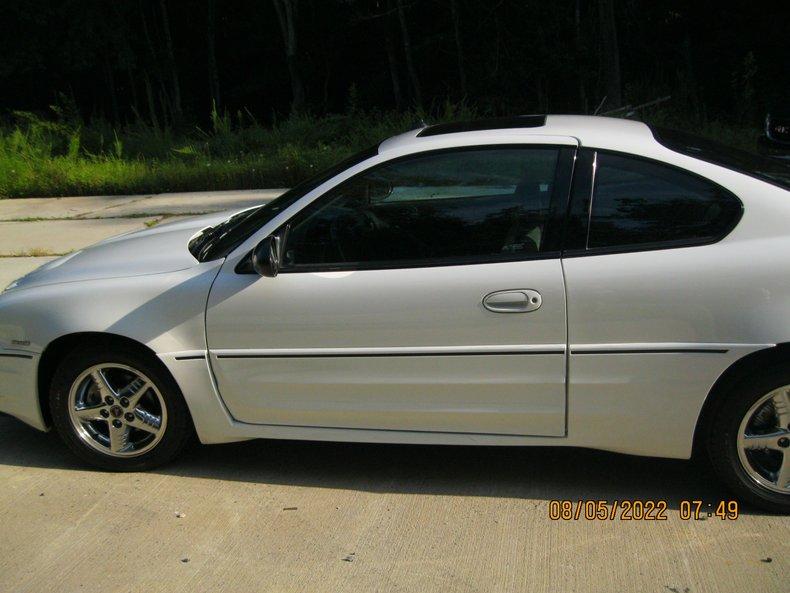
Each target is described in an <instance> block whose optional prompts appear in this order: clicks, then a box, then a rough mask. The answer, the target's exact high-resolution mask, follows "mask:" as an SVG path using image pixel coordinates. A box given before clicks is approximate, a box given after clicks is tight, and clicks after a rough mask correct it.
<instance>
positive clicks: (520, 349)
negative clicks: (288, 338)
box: [211, 344, 565, 358]
mask: <svg viewBox="0 0 790 593" xmlns="http://www.w3.org/2000/svg"><path fill="white" fill-rule="evenodd" d="M211 353H212V354H213V355H214V356H216V357H217V358H318V357H333V358H338V357H349V358H350V357H373V356H381V357H384V356H491V355H497V354H499V355H514V354H515V355H529V354H535V355H537V354H565V345H564V344H540V345H502V346H501V345H486V346H412V347H392V348H282V349H279V348H270V349H249V350H239V349H217V350H212V351H211Z"/></svg>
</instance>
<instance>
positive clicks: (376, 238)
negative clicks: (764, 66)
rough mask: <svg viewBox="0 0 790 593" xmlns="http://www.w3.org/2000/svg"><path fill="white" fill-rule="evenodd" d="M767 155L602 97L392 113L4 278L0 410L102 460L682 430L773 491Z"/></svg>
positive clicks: (782, 196) (626, 447) (787, 483)
mask: <svg viewBox="0 0 790 593" xmlns="http://www.w3.org/2000/svg"><path fill="white" fill-rule="evenodd" d="M782 167H785V165H780V164H778V163H772V162H769V161H760V160H758V157H752V156H751V155H748V154H746V153H739V152H736V151H732V150H729V149H724V148H722V147H719V146H717V145H713V144H711V143H709V142H706V141H703V140H701V139H699V138H695V137H692V136H688V135H686V134H684V133H680V132H674V131H666V130H661V129H654V128H651V127H649V126H647V125H645V124H643V123H638V122H633V121H625V120H616V119H607V118H596V117H577V116H524V117H518V118H511V119H499V120H488V121H477V122H466V123H458V124H440V125H434V126H428V127H424V128H422V129H418V130H413V131H410V132H407V133H405V134H402V135H400V136H396V137H394V138H390V139H389V140H386V141H384V142H382V143H381V144H379V145H377V146H375V147H373V148H371V149H369V150H366V151H364V152H362V153H360V154H358V155H356V156H355V157H353V158H351V159H350V160H348V161H346V162H344V163H342V164H340V165H338V166H337V167H336V168H333V169H332V170H331V171H328V172H326V173H325V174H323V175H321V176H320V177H318V178H315V179H312V180H310V181H308V182H306V183H305V184H302V185H301V186H299V187H296V188H294V189H291V190H290V191H288V192H287V193H285V194H283V195H282V196H281V197H279V198H277V199H275V200H274V201H272V202H270V203H268V204H265V205H262V206H260V207H256V208H252V209H248V210H244V211H242V212H238V213H235V214H230V213H226V214H224V215H212V216H204V217H198V218H192V219H189V220H184V221H179V222H175V223H172V224H167V225H162V226H158V227H154V228H152V229H149V230H145V231H140V232H135V233H131V234H127V235H123V236H120V237H116V238H113V239H109V240H107V241H103V242H101V243H99V244H97V245H94V246H92V247H89V248H87V249H83V250H81V251H78V252H76V253H73V254H71V255H68V256H66V257H62V258H60V259H57V260H55V261H53V262H51V263H48V264H46V265H45V266H43V267H41V268H39V269H38V270H36V271H34V272H32V273H31V274H29V275H27V276H25V277H23V278H21V279H19V280H17V281H16V282H14V283H12V284H11V285H10V286H9V287H8V288H7V289H6V290H5V292H3V294H2V296H0V411H3V412H6V413H8V414H11V415H13V416H15V417H17V418H19V419H21V420H23V421H24V422H27V423H28V424H30V425H32V426H34V427H36V428H39V429H41V430H47V429H48V428H49V427H50V426H54V427H55V429H56V430H57V431H58V432H59V433H60V435H61V436H62V437H63V440H64V442H65V443H66V445H67V446H68V447H69V448H70V449H71V450H72V451H74V453H76V454H77V455H78V456H79V457H81V458H82V459H83V460H85V461H87V462H89V463H92V464H94V465H97V466H99V467H102V468H106V469H110V470H120V471H123V470H141V469H145V468H150V467H153V466H155V465H158V464H161V463H164V462H166V461H169V460H170V459H172V458H173V457H174V456H175V455H176V454H177V453H178V452H179V451H180V450H181V449H182V447H183V446H184V445H185V443H187V442H188V441H189V439H190V437H191V436H192V435H193V434H195V433H196V434H197V436H198V437H199V438H200V440H201V441H202V442H204V443H220V442H228V441H238V440H244V439H252V438H286V439H313V440H336V441H366V442H391V443H434V444H445V445H447V444H461V445H470V444H473V445H550V446H577V447H591V448H596V449H605V450H609V451H619V452H623V453H630V454H634V455H651V456H661V457H674V458H679V459H685V458H689V457H690V456H691V454H692V451H693V450H695V447H697V446H699V447H701V448H702V449H704V450H707V452H708V454H709V456H710V459H711V462H712V464H713V466H714V467H715V469H716V471H717V472H718V474H719V476H720V477H721V478H722V480H723V481H724V482H725V483H726V484H727V485H728V486H729V487H730V488H731V489H732V490H733V491H734V492H735V493H736V494H737V495H739V496H740V497H741V498H742V499H745V500H748V501H750V502H752V503H754V504H758V505H761V506H762V507H764V508H767V509H770V510H773V511H779V512H788V511H790V395H789V392H790V193H789V192H788V189H789V188H790V173H788V170H787V169H786V168H785V169H783V168H782ZM569 471H572V469H571V468H569Z"/></svg>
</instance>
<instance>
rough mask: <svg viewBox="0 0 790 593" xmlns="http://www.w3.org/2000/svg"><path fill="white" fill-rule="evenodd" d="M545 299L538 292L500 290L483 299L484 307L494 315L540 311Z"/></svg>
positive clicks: (529, 290)
mask: <svg viewBox="0 0 790 593" xmlns="http://www.w3.org/2000/svg"><path fill="white" fill-rule="evenodd" d="M542 304H543V298H542V297H541V296H540V293H539V292H538V291H537V290H531V289H529V288H523V289H518V290H498V291H496V292H492V293H491V294H487V295H486V296H485V297H483V306H484V307H485V308H486V309H488V310H489V311H491V312H493V313H529V312H530V311H534V310H535V309H540V306H541V305H542Z"/></svg>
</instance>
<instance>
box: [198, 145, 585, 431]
mask: <svg viewBox="0 0 790 593" xmlns="http://www.w3.org/2000/svg"><path fill="white" fill-rule="evenodd" d="M568 142H569V143H570V142H571V140H568ZM574 152H575V149H574V148H573V147H571V146H565V147H560V146H546V145H531V146H529V145H527V146H521V145H504V146H495V147H469V148H463V149H460V148H459V149H453V150H440V151H432V152H425V153H419V154H414V155H409V156H405V157H401V158H398V159H393V160H391V161H386V162H384V163H382V164H379V165H377V166H374V167H371V168H369V169H367V170H365V171H363V172H361V173H359V174H357V175H355V176H354V177H352V178H350V179H348V180H346V181H344V182H342V183H340V184H339V185H337V186H336V187H335V188H333V189H331V190H329V191H328V192H327V193H326V194H325V195H323V196H322V197H320V198H318V199H317V200H315V201H313V202H312V203H311V204H309V205H308V206H306V207H305V208H304V209H303V210H302V211H300V212H299V213H298V214H297V215H296V216H294V217H293V218H292V219H291V220H289V221H288V222H287V223H286V224H284V225H282V226H281V227H280V228H279V229H278V231H277V236H278V237H279V241H280V244H281V248H280V253H281V260H282V261H281V269H280V273H279V275H278V276H277V277H275V278H268V277H259V276H257V275H256V274H254V273H253V274H250V273H239V272H237V271H235V269H234V267H233V266H232V265H231V266H229V265H227V264H226V265H225V266H223V268H222V270H221V272H220V274H219V276H218V278H217V280H216V282H215V284H214V287H213V288H212V291H211V294H210V297H209V303H208V307H207V317H206V329H207V340H208V346H209V350H210V361H211V366H212V369H213V370H214V373H215V376H216V380H217V385H218V387H219V391H220V394H221V397H222V399H223V400H224V402H225V404H226V405H227V408H228V410H229V411H230V413H231V414H232V416H233V417H234V418H235V419H237V420H239V421H242V422H248V423H259V424H275V425H289V426H318V427H335V428H349V429H380V430H402V431H430V432H455V433H486V434H511V435H552V436H558V435H563V434H565V345H566V326H565V323H566V311H565V289H564V281H563V273H562V267H561V264H560V260H559V234H560V233H559V231H560V227H561V221H562V218H563V213H564V210H565V205H566V202H567V196H568V191H569V184H570V181H569V180H570V173H571V169H572V163H573V155H574ZM231 263H232V262H231Z"/></svg>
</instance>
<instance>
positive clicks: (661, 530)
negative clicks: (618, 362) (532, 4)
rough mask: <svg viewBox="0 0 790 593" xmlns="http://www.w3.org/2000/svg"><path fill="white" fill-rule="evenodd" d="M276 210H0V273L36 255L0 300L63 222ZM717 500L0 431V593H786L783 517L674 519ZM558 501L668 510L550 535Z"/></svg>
mask: <svg viewBox="0 0 790 593" xmlns="http://www.w3.org/2000/svg"><path fill="white" fill-rule="evenodd" d="M276 193H277V191H272V192H252V193H233V192H231V193H221V192H216V193H214V194H213V196H212V195H207V194H200V195H197V196H188V195H186V196H185V195H181V196H152V197H147V196H143V197H141V196H132V197H115V198H104V199H101V198H98V199H94V198H63V199H61V200H40V201H26V200H14V201H8V200H6V201H0V220H4V222H2V223H0V225H4V226H0V255H8V253H7V252H3V251H2V245H3V244H6V245H9V244H10V245H12V246H13V247H14V249H16V250H18V251H19V252H20V253H35V254H38V256H39V257H33V258H28V257H0V284H3V285H4V284H6V283H7V282H10V281H11V280H12V279H13V277H15V276H18V275H20V274H21V273H23V272H24V271H26V270H27V269H32V267H35V265H38V264H39V262H43V261H46V259H47V258H48V257H51V256H49V255H47V253H48V252H47V251H46V250H47V249H50V250H51V251H50V252H58V250H61V249H62V250H63V251H67V250H70V249H72V248H77V247H80V246H81V245H77V247H72V246H71V244H70V243H67V242H66V241H67V240H68V241H73V235H72V236H69V235H68V233H69V232H70V231H73V230H74V229H75V228H77V227H76V226H68V225H77V223H78V222H79V221H95V225H94V226H93V227H91V228H92V229H93V231H92V232H95V234H91V235H90V241H93V240H97V239H96V236H98V235H102V234H103V233H105V232H106V233H109V234H107V235H106V236H109V235H111V234H115V233H114V232H112V229H111V227H112V225H113V223H109V224H108V223H107V222H106V221H107V220H114V221H118V222H117V223H115V224H117V226H116V229H120V228H121V227H122V226H123V225H136V226H135V228H143V227H144V226H145V224H146V223H149V224H153V223H156V221H158V220H161V219H162V218H163V217H165V216H172V215H181V214H184V213H185V212H206V211H212V210H223V209H227V208H233V207H237V206H238V207H244V206H246V205H250V204H252V203H257V202H260V201H263V200H265V199H269V198H270V197H272V195H276ZM192 198H194V201H190V200H192ZM69 200H72V201H69ZM229 203H230V204H231V205H229ZM192 204H194V205H197V204H199V205H200V206H199V208H196V210H194V211H193V210H191V208H192V207H194V206H193V205H192ZM12 209H15V210H13V211H12ZM111 211H112V217H111V218H108V213H110V212H111ZM23 214H24V215H25V216H22V215H23ZM115 215H117V216H115ZM40 218H48V219H67V220H58V221H52V220H39V219H40ZM99 221H104V222H101V223H100V222H99ZM55 222H59V223H61V224H60V225H55ZM123 228H126V227H125V226H124V227H123ZM97 229H102V230H101V232H99V231H98V230H97ZM83 231H84V232H82V233H81V234H78V235H77V236H81V237H84V238H87V237H89V234H88V232H87V231H85V230H84V229H83ZM8 233H15V234H14V239H13V241H10V243H9V242H8V237H9V235H8ZM38 237H46V238H47V240H48V241H50V242H51V243H48V244H47V245H43V244H41V245H39V244H37V243H36V241H37V240H38V239H37V238H38ZM99 238H104V237H103V236H101V237H99ZM86 240H87V239H86ZM2 241H6V243H3V242H2ZM727 497H728V494H727V492H725V491H723V490H721V488H720V487H719V485H718V484H717V482H716V481H715V479H714V478H712V477H711V476H710V475H709V474H708V473H707V471H706V470H705V468H704V467H702V466H699V465H697V464H693V463H691V462H681V461H670V460H660V459H642V458H635V457H627V456H622V455H614V454H608V453H599V452H592V451H583V450H576V449H561V448H545V449H516V448H468V447H416V446H384V445H358V444H329V443H303V442H284V441H283V442H278V441H252V442H247V443H241V444H232V445H222V446H210V447H208V446H200V445H195V446H193V447H192V448H191V449H190V450H189V451H188V452H187V454H186V455H185V456H184V457H183V458H181V459H179V460H178V461H177V462H176V463H174V464H172V465H170V466H168V467H166V468H163V469H162V470H159V471H155V472H152V473H144V474H111V473H103V472H96V471H92V470H89V469H86V468H85V467H83V466H81V465H80V464H79V463H78V462H76V461H75V459H74V458H72V457H71V455H70V454H69V453H68V452H66V451H64V449H63V447H62V446H61V445H60V443H59V441H58V440H57V438H56V436H55V435H54V434H42V433H39V432H36V431H34V430H33V429H30V428H28V427H27V426H25V425H23V424H21V423H20V422H17V421H16V420H13V419H11V418H8V417H0V591H9V592H23V591H30V592H40V591H51V590H56V591H66V592H71V591H81V592H82V591H84V592H89V591H97V592H99V591H101V592H103V593H107V592H111V591H143V592H154V591H162V592H181V591H183V592H194V591H244V592H246V591H256V592H258V591H272V592H284V591H294V592H296V591H300V592H301V591H327V592H343V591H348V592H350V593H351V592H353V593H357V592H362V591H381V592H388V591H413V592H414V593H424V592H428V591H442V592H446V591H457V592H467V591H497V592H510V591H512V592H542V591H547V592H549V591H558V592H569V591H655V592H657V593H658V592H664V593H665V592H668V591H669V592H674V593H691V592H694V593H696V592H699V591H746V590H749V591H759V592H769V591H788V571H789V569H790V518H788V517H777V516H771V515H767V514H764V513H762V512H760V511H756V510H752V509H747V508H743V509H741V515H740V517H739V518H738V519H737V520H735V521H722V520H720V519H717V518H715V517H712V518H708V517H707V516H706V515H703V517H702V519H701V520H697V521H694V520H683V519H682V518H681V516H680V512H679V509H680V504H681V501H682V500H695V499H698V500H703V501H705V503H716V502H718V501H719V500H722V499H726V498H727ZM566 499H567V500H574V501H576V500H579V499H582V500H584V499H592V500H606V501H613V500H618V501H623V500H632V499H640V500H666V501H667V503H668V507H669V510H668V511H667V520H666V521H636V520H632V521H623V520H620V519H615V520H613V521H608V520H606V521H600V520H594V521H588V520H585V519H580V520H570V521H562V520H560V521H553V520H551V519H550V518H549V506H550V501H551V500H566Z"/></svg>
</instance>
